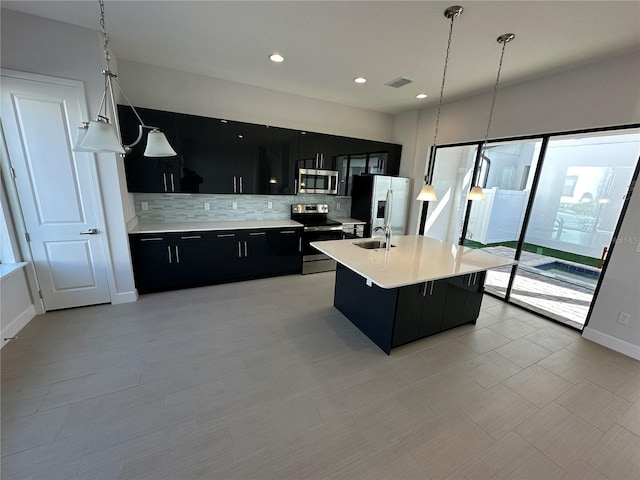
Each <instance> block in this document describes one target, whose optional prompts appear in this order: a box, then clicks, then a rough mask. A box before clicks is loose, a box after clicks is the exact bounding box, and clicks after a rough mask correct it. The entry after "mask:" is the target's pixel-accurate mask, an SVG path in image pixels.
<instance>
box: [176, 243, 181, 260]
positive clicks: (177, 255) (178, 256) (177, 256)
mask: <svg viewBox="0 0 640 480" xmlns="http://www.w3.org/2000/svg"><path fill="white" fill-rule="evenodd" d="M175 249H176V263H180V254H179V253H178V246H177V245H176V246H175Z"/></svg>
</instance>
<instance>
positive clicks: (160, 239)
mask: <svg viewBox="0 0 640 480" xmlns="http://www.w3.org/2000/svg"><path fill="white" fill-rule="evenodd" d="M162 240H163V238H162V237H148V238H141V239H140V241H141V242H159V241H162Z"/></svg>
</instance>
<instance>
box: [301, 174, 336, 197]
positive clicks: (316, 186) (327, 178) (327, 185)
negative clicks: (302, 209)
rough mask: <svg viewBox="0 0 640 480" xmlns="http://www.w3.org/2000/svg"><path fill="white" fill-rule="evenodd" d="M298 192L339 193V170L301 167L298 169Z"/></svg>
mask: <svg viewBox="0 0 640 480" xmlns="http://www.w3.org/2000/svg"><path fill="white" fill-rule="evenodd" d="M298 193H330V194H334V195H337V194H338V172H337V171H335V170H318V169H316V168H301V169H300V170H298Z"/></svg>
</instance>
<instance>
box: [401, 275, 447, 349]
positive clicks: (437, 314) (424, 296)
mask: <svg viewBox="0 0 640 480" xmlns="http://www.w3.org/2000/svg"><path fill="white" fill-rule="evenodd" d="M446 307H447V280H433V281H430V282H426V283H420V284H418V285H409V286H407V287H402V288H399V289H398V303H397V307H396V319H395V328H394V331H393V340H392V342H391V346H392V347H397V346H399V345H403V344H405V343H409V342H412V341H413V340H415V339H417V338H422V337H427V336H429V335H433V334H434V333H438V332H440V331H441V330H442V329H443V328H442V317H443V315H444V312H445V309H446Z"/></svg>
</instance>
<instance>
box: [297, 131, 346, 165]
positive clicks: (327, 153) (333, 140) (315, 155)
mask: <svg viewBox="0 0 640 480" xmlns="http://www.w3.org/2000/svg"><path fill="white" fill-rule="evenodd" d="M342 138H343V137H339V136H336V135H328V134H323V133H314V132H303V131H301V132H300V135H299V137H298V168H318V169H321V170H335V168H336V162H337V157H338V155H339V154H340V142H341V139H342Z"/></svg>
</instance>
